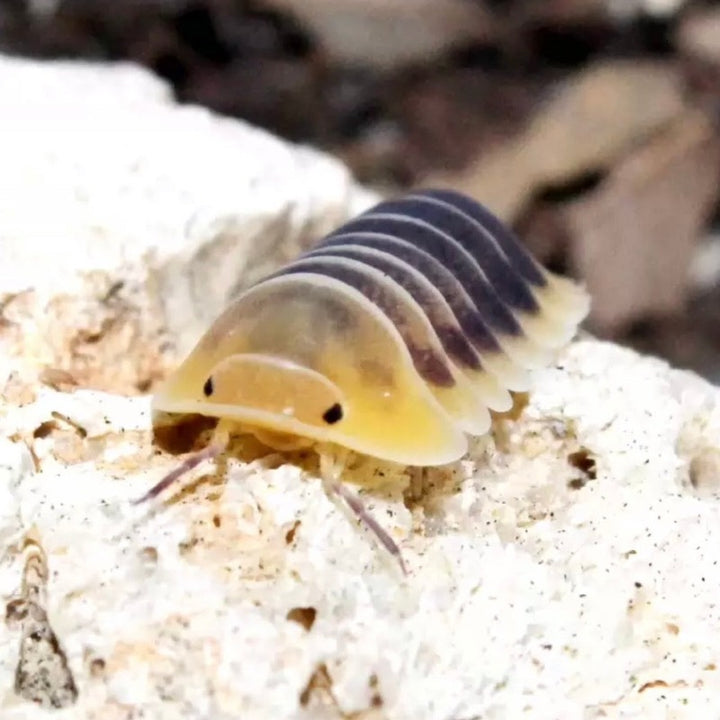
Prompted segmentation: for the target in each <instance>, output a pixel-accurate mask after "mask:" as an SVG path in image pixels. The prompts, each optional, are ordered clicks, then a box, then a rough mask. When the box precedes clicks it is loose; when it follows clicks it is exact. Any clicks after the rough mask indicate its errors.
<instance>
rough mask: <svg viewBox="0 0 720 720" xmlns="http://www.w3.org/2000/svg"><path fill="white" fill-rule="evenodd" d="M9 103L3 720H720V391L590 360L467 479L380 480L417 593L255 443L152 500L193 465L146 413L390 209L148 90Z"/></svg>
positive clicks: (3, 239) (8, 69) (369, 475)
mask: <svg viewBox="0 0 720 720" xmlns="http://www.w3.org/2000/svg"><path fill="white" fill-rule="evenodd" d="M6 80H7V81H6ZM13 83H14V84H13ZM0 87H1V88H2V99H0V104H2V107H0V116H2V117H3V121H4V123H5V124H4V127H3V133H0V145H1V146H2V147H1V148H0V150H1V151H2V152H1V153H0V156H2V157H3V159H4V164H3V168H2V170H0V178H2V179H1V180H0V208H1V209H2V212H0V252H1V253H2V261H3V262H2V263H0V268H1V270H0V272H1V273H2V276H1V277H2V284H1V287H2V291H3V292H4V293H5V296H6V297H5V308H4V314H3V315H2V316H0V318H1V319H2V325H1V326H0V333H2V335H0V338H1V339H2V343H3V344H2V346H0V369H1V371H2V377H0V381H1V382H0V387H2V388H3V392H2V401H1V402H0V549H1V552H0V594H1V595H2V599H3V602H4V604H5V608H6V610H5V622H4V623H2V624H0V717H1V718H2V720H37V719H38V718H47V717H50V716H51V717H53V718H56V719H57V720H70V719H72V720H126V719H127V720H129V719H130V718H141V717H144V718H153V720H156V719H157V720H176V719H177V720H201V719H202V720H206V719H208V718H212V720H236V719H237V718H243V720H246V719H252V720H255V718H259V719H265V718H268V720H285V719H288V720H289V719H292V720H336V719H338V718H354V720H385V719H387V720H471V719H473V718H483V719H491V720H492V719H493V718H496V719H497V720H501V719H502V720H505V719H506V718H520V717H528V718H533V720H536V719H540V720H544V719H547V720H554V719H556V718H557V719H558V720H559V719H562V720H575V719H577V720H589V719H591V718H643V719H648V718H649V719H651V720H652V719H653V718H658V719H660V718H663V719H665V718H698V717H703V718H704V717H716V716H718V714H720V679H719V671H718V663H719V659H718V648H720V617H719V615H720V609H719V608H718V603H717V598H718V594H719V592H718V591H719V590H720V568H719V567H718V562H717V559H716V557H717V552H716V546H717V540H716V537H715V536H716V528H717V527H719V526H720V391H719V390H718V389H717V388H714V387H713V386H711V385H709V384H708V383H706V382H704V381H703V380H701V379H699V378H698V377H696V376H694V375H692V374H690V373H686V372H681V371H678V370H673V369H671V368H669V367H668V366H667V365H666V364H665V363H663V362H661V361H659V360H655V359H652V358H647V357H642V356H639V355H637V354H635V353H634V352H632V351H629V350H625V349H622V348H619V347H616V346H614V345H612V344H609V343H601V342H598V341H595V340H593V339H591V338H587V337H586V338H583V339H580V340H577V341H575V342H574V343H572V344H571V345H570V346H569V347H568V348H567V349H566V350H564V351H563V352H562V353H560V355H559V356H558V358H557V361H556V362H555V363H554V364H553V365H552V366H551V367H549V368H547V369H545V370H542V371H537V372H535V373H534V375H533V388H532V391H531V392H530V394H529V397H528V398H527V402H526V403H525V402H524V401H523V398H518V404H517V407H516V408H515V410H514V411H513V412H511V413H509V414H506V415H504V416H501V417H498V418H497V419H496V422H495V424H494V427H493V431H492V433H491V434H489V435H488V436H486V437H483V438H479V439H478V440H477V441H475V442H474V443H473V446H472V449H471V451H470V453H469V454H468V456H467V458H465V459H464V460H462V461H461V462H458V463H456V464H455V465H453V466H451V467H448V468H443V469H432V470H427V471H425V472H410V471H409V470H407V469H405V468H395V467H388V466H380V465H378V464H376V463H374V462H373V461H371V460H367V459H366V460H362V461H361V460H359V459H358V460H357V462H356V464H355V465H353V466H352V467H351V468H350V469H349V470H348V473H347V478H348V479H349V480H354V481H358V482H362V483H363V484H364V487H363V489H362V494H363V496H364V498H365V502H366V503H367V505H368V507H369V509H370V510H371V512H372V513H373V514H374V515H375V516H376V517H377V518H378V520H379V521H380V522H381V523H382V524H383V526H384V527H386V528H387V529H388V530H389V531H390V532H391V533H392V534H393V536H394V537H395V538H396V539H397V541H398V542H399V544H400V545H401V548H402V552H403V555H404V558H405V562H406V564H407V566H408V574H407V576H403V575H402V574H401V573H400V571H399V568H398V567H397V565H396V564H395V563H394V562H393V561H392V559H391V558H389V557H388V556H387V554H386V553H384V552H383V551H382V550H381V549H380V548H378V547H377V545H376V544H375V542H374V541H373V538H372V537H370V536H368V535H367V533H365V532H364V531H363V530H362V529H361V528H359V527H358V526H357V525H356V523H355V522H354V521H353V520H352V518H350V517H349V516H348V515H347V513H346V512H342V507H338V506H336V505H335V504H333V503H332V502H331V501H330V500H329V499H328V498H327V497H326V495H325V494H324V492H323V489H322V485H321V482H320V481H319V479H318V477H317V468H316V464H315V463H314V461H313V458H312V456H308V457H304V458H303V457H302V456H296V457H289V456H280V455H277V454H272V455H263V454H262V453H258V452H257V448H255V449H254V450H253V452H250V450H252V448H250V450H249V449H248V447H247V446H242V445H240V444H236V445H235V446H233V448H232V452H231V453H230V455H229V457H228V458H227V462H226V467H224V468H223V466H222V464H218V465H217V466H214V465H213V464H212V463H207V464H205V465H203V466H202V467H201V468H198V469H197V470H196V471H195V472H194V473H193V474H192V475H191V476H189V477H187V478H186V479H185V481H184V482H183V484H182V485H181V486H179V487H177V488H175V489H174V490H172V491H169V492H168V493H166V494H165V495H164V496H163V497H162V498H160V499H158V501H156V502H153V503H150V504H148V505H144V506H136V505H132V502H131V501H132V500H134V499H136V498H137V497H138V496H139V495H141V494H142V493H143V492H144V491H145V490H147V489H148V488H149V487H150V486H151V485H152V484H153V483H154V482H155V481H156V480H157V479H159V477H161V476H162V475H163V474H164V473H165V472H167V471H168V470H169V469H171V468H172V467H174V466H175V463H176V462H177V459H176V458H174V457H173V456H171V455H169V454H167V453H160V452H157V451H156V450H154V449H153V446H152V443H151V433H150V415H149V399H148V396H147V395H146V394H144V393H142V392H138V390H142V389H143V387H144V386H145V385H146V383H147V382H151V380H152V377H153V376H154V375H153V373H154V374H161V372H162V370H163V367H164V366H165V365H166V364H167V363H169V362H171V358H173V357H175V356H176V355H177V353H178V352H181V351H182V350H183V348H185V347H186V346H187V344H188V343H189V342H191V341H192V339H193V336H194V335H195V334H196V333H197V332H198V331H199V329H202V328H201V326H202V325H203V324H204V322H205V320H206V315H207V314H212V312H214V311H216V310H217V309H218V306H219V305H221V304H222V302H223V300H224V299H225V297H226V296H227V294H228V293H230V292H232V289H233V287H234V286H235V284H236V281H237V278H238V276H239V275H242V276H243V278H244V279H245V280H246V281H247V279H248V278H251V277H252V275H253V273H255V272H258V273H259V272H261V271H264V268H266V267H269V266H270V265H271V264H272V263H274V262H278V261H279V260H282V259H284V256H285V255H289V254H292V253H294V252H297V251H298V250H299V249H300V247H303V246H304V245H305V244H306V243H309V242H310V241H311V239H312V236H313V235H315V234H316V232H317V233H319V232H321V230H322V229H325V226H326V225H332V224H334V223H336V222H338V221H340V220H341V219H342V218H343V217H344V216H346V215H347V214H349V213H351V212H354V211H355V210H357V209H360V208H361V207H363V206H364V205H365V204H367V203H369V202H370V201H371V197H370V196H368V195H367V194H365V193H363V192H362V191H361V190H359V189H357V188H356V187H355V186H354V185H353V184H352V182H351V180H350V178H349V176H348V175H347V172H346V171H345V170H344V169H343V168H342V167H341V166H340V165H338V164H337V163H336V162H334V161H332V160H331V159H328V158H326V157H324V156H321V155H319V154H317V153H314V152H312V151H310V150H303V149H298V148H292V147H290V146H287V145H284V144H283V143H281V142H280V141H278V140H276V139H273V138H271V137H269V136H268V135H266V134H264V133H262V132H259V131H256V130H252V129H251V128H247V127H246V126H245V125H243V124H242V123H237V122H235V121H230V120H222V119H219V118H216V117H214V116H212V115H211V114H209V113H206V112H204V111H201V110H198V109H196V108H187V107H178V106H176V105H174V104H173V102H172V101H171V99H170V98H169V96H168V94H167V91H166V89H164V87H163V86H161V85H160V84H159V83H157V82H155V81H153V80H151V79H150V78H149V77H148V76H146V75H144V74H143V73H140V72H139V71H138V70H136V69H133V68H129V67H117V68H104V69H101V68H93V67H86V66H74V65H65V64H57V65H55V64H41V63H40V64H34V63H28V62H24V61H18V60H6V59H3V60H0ZM8 88H9V90H8ZM8 92H12V93H14V94H15V97H16V102H17V103H21V102H24V103H25V105H24V108H25V111H26V113H25V114H27V115H28V117H27V118H26V119H25V121H23V112H22V111H21V110H20V109H18V108H17V107H15V106H14V104H13V102H11V101H10V100H8V97H7V93H8ZM32 107H35V108H36V111H37V113H40V112H41V111H42V115H35V114H34V112H29V109H30V108H32ZM6 113H9V115H6ZM13 113H14V114H13ZM8 117H9V118H10V122H9V124H8V123H7V118H8ZM73 118H74V119H73ZM93 118H95V120H93ZM6 127H8V128H10V130H9V138H8V134H7V133H6V132H5V128H6ZM8 153H9V154H8ZM8 168H9V169H8ZM184 228H189V229H188V230H187V232H184ZM41 239H45V240H48V241H50V245H46V246H45V248H43V249H41V245H40V240H41ZM211 308H212V309H211ZM124 322H125V323H126V325H127V323H130V325H131V328H130V330H127V329H125V330H123V328H124V327H126V325H123V323H124ZM98 323H99V326H98ZM98 328H99V329H98ZM81 332H84V333H85V335H81V336H79V335H78V333H81ZM93 333H95V334H93ZM113 333H114V334H113ZM78 337H79V339H78ZM68 338H71V339H73V342H70V341H69V339H68ZM112 338H114V339H113V341H112V342H111V341H110V339H112ZM113 343H114V344H113ZM166 344H167V345H169V346H170V349H167V348H166V347H165V345H166ZM71 351H72V352H71ZM93 352H94V354H93ZM113 353H115V354H113ZM88 358H89V359H88ZM158 358H160V360H158ZM83 363H84V364H83ZM153 363H155V364H153ZM140 366H142V367H143V368H145V370H143V371H142V372H141V371H139V370H138V367H140ZM147 368H152V372H149V371H148V370H147ZM143 373H144V374H143ZM141 380H143V382H140V381H141ZM138 385H139V386H140V387H139V388H138V387H137V386H138ZM88 387H93V388H94V389H88ZM97 388H104V390H105V392H103V391H100V390H98V389H97ZM109 390H113V391H114V392H109ZM120 391H122V392H120ZM131 391H134V392H135V394H134V396H131ZM241 458H242V459H241ZM48 707H52V708H54V711H53V712H52V714H51V715H50V714H48V711H47V710H46V708H48Z"/></svg>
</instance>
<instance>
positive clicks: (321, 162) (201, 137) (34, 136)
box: [0, 55, 375, 392]
mask: <svg viewBox="0 0 720 720" xmlns="http://www.w3.org/2000/svg"><path fill="white" fill-rule="evenodd" d="M0 118H2V121H1V122H2V131H1V132H0V158H2V164H1V166H0V320H4V323H3V328H4V331H5V337H4V340H5V341H6V343H7V345H8V346H9V347H10V351H11V353H12V354H13V356H22V358H23V364H22V366H21V367H14V368H13V369H14V371H15V372H16V373H17V374H19V375H20V376H21V379H22V380H24V381H32V380H34V379H35V378H36V377H37V375H38V374H41V373H42V372H43V371H45V372H47V371H48V370H49V371H55V376H56V377H58V376H59V374H60V375H63V374H64V375H63V377H65V376H69V377H70V378H72V380H74V381H76V382H77V383H78V384H80V385H82V386H90V387H94V388H99V389H103V390H122V391H124V392H126V391H136V392H137V390H143V389H147V388H148V387H149V386H151V385H152V383H153V382H154V381H155V380H156V379H157V377H158V376H159V375H161V374H162V373H163V372H164V371H165V370H166V368H167V366H168V364H169V363H172V362H173V361H174V360H175V359H177V357H178V355H181V354H183V353H184V352H185V351H186V350H188V349H189V347H190V346H191V345H192V344H194V342H195V340H196V339H197V337H198V335H199V333H201V332H202V331H204V329H205V327H206V326H207V325H208V323H209V322H210V321H211V320H212V319H214V317H215V316H216V315H217V314H218V313H219V312H220V310H221V309H222V308H223V307H224V305H225V304H226V303H227V300H228V298H229V296H230V295H231V294H232V293H233V292H234V291H236V290H237V289H238V287H239V286H238V284H239V283H241V282H252V281H253V280H254V279H257V277H258V276H259V275H262V274H264V273H265V272H266V271H267V269H268V268H270V267H274V266H275V265H277V264H278V263H280V262H282V261H283V260H287V259H288V258H291V257H294V256H295V255H297V254H298V252H300V250H301V249H303V248H305V247H307V246H308V245H310V244H311V243H312V242H313V241H314V240H316V239H317V238H318V237H319V236H321V235H322V234H324V233H325V232H327V231H329V230H330V229H332V228H333V227H335V226H336V225H337V224H339V223H340V222H342V221H344V220H345V219H347V217H348V216H350V215H353V214H355V213H357V212H358V211H360V210H362V209H365V208H366V207H367V206H368V205H369V204H371V203H372V202H374V200H375V196H373V195H371V194H370V193H368V192H366V191H364V190H363V189H361V188H359V187H358V186H357V185H356V184H354V183H353V181H352V177H351V175H350V173H349V172H348V170H347V169H346V168H345V167H344V166H343V165H342V164H341V163H339V162H338V161H337V160H334V159H333V158H331V157H329V156H327V155H324V154H322V153H319V152H317V151H315V150H313V149H311V148H306V147H299V146H292V145H289V144H288V143H285V142H282V141H281V140H279V139H277V138H275V137H273V136H272V135H270V134H268V133H266V132H264V131H262V130H259V129H256V128H253V127H250V126H248V125H247V124H245V123H242V122H239V121H236V120H232V119H228V118H221V117H219V116H216V115H213V114H212V113H211V112H209V111H207V110H205V109H203V108H200V107H195V106H187V105H185V106H181V105H178V104H177V103H175V102H174V100H173V99H172V97H171V94H170V91H169V89H168V87H167V86H166V85H165V84H164V83H163V82H161V81H160V80H158V79H156V78H154V77H152V76H151V75H150V74H149V73H147V72H145V71H143V70H141V69H139V68H137V67H135V66H132V65H127V64H118V65H108V66H101V65H93V64H84V63H74V62H52V63H51V62H47V63H40V62H30V61H27V60H22V59H17V58H9V57H3V56H1V55H0ZM0 370H2V368H0ZM58 371H59V374H58Z"/></svg>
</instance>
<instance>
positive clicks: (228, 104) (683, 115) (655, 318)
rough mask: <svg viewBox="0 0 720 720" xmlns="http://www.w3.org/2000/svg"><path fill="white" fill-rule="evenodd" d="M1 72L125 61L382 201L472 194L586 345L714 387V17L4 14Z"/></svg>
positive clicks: (461, 10) (43, 0)
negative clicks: (320, 158)
mask: <svg viewBox="0 0 720 720" xmlns="http://www.w3.org/2000/svg"><path fill="white" fill-rule="evenodd" d="M0 52H5V53H11V54H16V55H22V56H27V57H36V58H53V59H58V58H65V59H89V60H131V61H134V62H136V63H139V64H141V65H144V66H145V67H147V68H149V69H151V70H152V71H153V72H155V73H157V74H158V75H160V76H162V77H163V78H165V79H167V80H168V81H169V82H170V83H171V84H172V87H173V88H174V90H175V93H176V95H177V97H178V99H179V100H180V101H182V102H188V103H195V104H200V105H204V106H206V107H209V108H212V109H213V110H215V111H217V112H219V113H222V114H226V115H229V116H233V117H237V118H242V119H244V120H247V121H249V122H251V123H253V124H255V125H257V126H260V127H263V128H266V129H268V130H270V131H272V132H274V133H276V134H278V135H280V136H282V137H284V138H287V139H289V140H292V141H295V142H301V143H307V144H311V145H313V146H316V147H319V148H322V149H324V150H327V151H329V152H331V153H333V154H335V155H336V156H338V157H340V158H341V159H343V160H344V161H345V162H346V163H347V164H348V165H349V167H350V168H351V170H352V171H353V172H354V174H355V176H356V177H357V179H358V180H359V181H361V182H363V183H365V184H367V185H368V186H370V187H372V188H375V189H377V190H379V191H381V192H385V193H395V192H400V191H403V190H405V189H407V188H409V187H413V186H418V185H430V184H433V185H444V186H448V187H454V188H457V189H460V190H463V191H464V192H467V193H469V194H471V195H473V196H474V197H476V198H477V199H479V200H481V201H482V202H484V203H486V204H487V205H488V206H489V207H490V208H491V209H493V210H494V211H495V212H496V213H497V214H499V215H500V216H501V217H503V219H504V220H505V221H506V222H508V223H510V224H511V225H512V226H513V227H514V228H515V229H516V230H517V231H518V232H519V233H520V235H521V237H522V238H523V240H524V241H525V242H526V243H527V244H528V245H529V246H530V247H531V249H532V250H533V251H534V252H535V253H536V254H537V255H538V256H539V257H540V258H541V259H542V260H543V261H544V262H545V263H546V264H547V265H549V266H550V267H552V268H554V269H556V270H559V271H562V272H566V273H568V274H571V275H574V276H576V277H581V278H583V279H584V280H585V282H586V283H587V285H588V287H589V289H590V291H591V293H592V294H593V297H594V308H593V313H592V317H591V318H590V321H589V323H588V329H589V330H590V331H591V332H593V333H594V334H596V335H598V336H600V337H603V338H608V339H613V340H616V341H618V342H621V343H624V344H627V345H630V346H632V347H635V348H637V349H640V350H642V351H645V352H651V353H654V354H656V355H659V356H661V357H664V358H666V359H668V360H669V361H671V362H672V363H674V364H676V365H678V366H680V367H686V368H690V369H693V370H696V371H698V372H700V373H701V374H703V375H705V376H706V377H708V378H710V379H711V380H713V381H714V382H719V383H720V183H719V182H718V180H719V179H720V127H719V120H720V92H719V91H720V2H710V1H709V0H704V1H701V0H252V1H251V0H193V1H186V0H0ZM1 123H2V119H1V118H0V128H1Z"/></svg>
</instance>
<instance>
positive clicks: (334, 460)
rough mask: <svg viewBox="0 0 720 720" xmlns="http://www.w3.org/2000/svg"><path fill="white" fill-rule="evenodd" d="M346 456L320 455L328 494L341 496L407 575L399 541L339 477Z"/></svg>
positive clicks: (321, 469)
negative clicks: (393, 537) (396, 540)
mask: <svg viewBox="0 0 720 720" xmlns="http://www.w3.org/2000/svg"><path fill="white" fill-rule="evenodd" d="M344 459H345V458H344V457H343V458H340V457H338V456H334V457H333V456H331V455H327V454H325V453H323V454H321V456H320V473H321V475H322V481H323V485H324V487H325V491H326V492H327V493H328V494H333V495H336V496H338V497H340V498H341V499H342V500H343V501H344V502H345V503H346V505H347V506H348V507H349V508H350V509H351V510H352V511H353V513H355V515H356V516H357V517H358V519H359V520H360V521H361V522H362V523H363V524H364V525H365V527H367V528H368V529H369V530H370V531H371V532H372V533H373V534H374V535H375V537H377V539H378V540H379V541H380V544H381V545H382V546H383V547H384V548H385V549H386V550H387V551H388V552H389V553H390V554H391V555H392V556H393V557H394V558H395V559H396V560H397V561H398V564H399V565H400V569H401V570H402V572H403V575H407V569H406V568H405V562H404V561H403V558H402V553H401V552H400V548H399V547H398V545H397V543H396V542H395V541H394V540H393V539H392V538H391V537H390V535H389V534H388V532H387V531H386V530H385V529H384V528H383V527H382V526H381V525H380V523H379V522H378V521H377V520H375V518H374V517H373V516H372V515H371V514H370V513H369V512H368V511H367V508H366V507H365V505H364V504H363V502H362V500H361V499H360V498H359V497H358V496H357V495H356V494H355V493H353V492H352V491H351V490H349V489H348V488H347V487H346V486H345V485H344V484H343V483H342V481H341V480H340V479H339V475H340V474H341V473H342V470H343V467H344V464H345V463H344Z"/></svg>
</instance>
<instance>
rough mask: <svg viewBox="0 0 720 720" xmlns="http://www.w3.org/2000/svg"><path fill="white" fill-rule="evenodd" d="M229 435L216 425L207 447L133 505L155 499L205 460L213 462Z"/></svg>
mask: <svg viewBox="0 0 720 720" xmlns="http://www.w3.org/2000/svg"><path fill="white" fill-rule="evenodd" d="M229 437H230V436H229V433H228V431H227V428H226V427H225V426H224V425H223V424H222V422H221V423H220V424H218V427H217V429H216V430H215V433H214V435H213V438H212V440H211V441H210V443H209V445H208V446H207V447H205V448H203V449H202V450H200V451H198V452H196V453H193V454H192V455H190V456H188V457H186V458H185V459H184V460H183V461H182V462H181V463H180V464H179V465H178V466H177V467H176V468H175V469H174V470H171V471H170V472H169V473H168V474H167V475H165V477H163V478H162V479H161V480H160V481H159V482H157V483H156V484H155V485H153V486H152V487H151V488H150V489H149V490H148V491H147V492H146V493H145V494H144V495H143V496H142V497H140V498H138V499H137V500H133V501H132V504H133V505H141V504H142V503H144V502H147V501H148V500H152V499H153V498H155V497H157V496H158V495H159V494H160V493H161V492H162V491H163V490H165V489H166V488H168V487H170V486H171V485H173V484H174V483H176V482H177V481H178V480H179V479H180V478H181V477H183V475H186V474H187V473H189V472H190V471H191V470H192V469H194V468H196V467H197V466H198V465H200V463H202V462H204V461H205V460H213V459H214V458H216V457H217V456H218V455H220V453H221V452H222V451H223V450H224V449H225V448H226V447H227V444H228V441H229Z"/></svg>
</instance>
